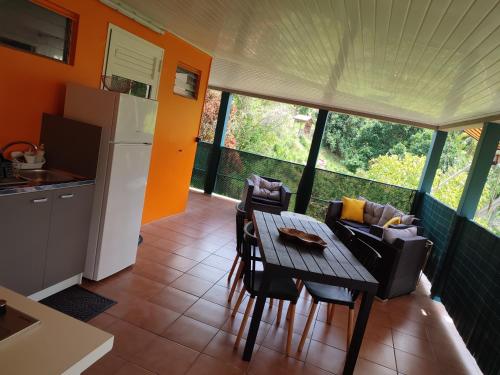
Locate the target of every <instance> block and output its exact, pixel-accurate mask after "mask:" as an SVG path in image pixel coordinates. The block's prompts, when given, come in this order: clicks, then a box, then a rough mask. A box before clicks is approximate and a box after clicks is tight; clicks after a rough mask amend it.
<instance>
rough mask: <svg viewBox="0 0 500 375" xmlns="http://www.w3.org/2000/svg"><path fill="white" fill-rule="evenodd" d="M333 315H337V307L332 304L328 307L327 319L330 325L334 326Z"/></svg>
mask: <svg viewBox="0 0 500 375" xmlns="http://www.w3.org/2000/svg"><path fill="white" fill-rule="evenodd" d="M333 314H335V305H334V304H333V303H332V304H329V305H328V317H327V318H326V322H327V323H328V324H332V321H333Z"/></svg>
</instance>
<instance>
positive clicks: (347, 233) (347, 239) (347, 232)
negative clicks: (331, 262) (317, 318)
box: [287, 221, 355, 324]
mask: <svg viewBox="0 0 500 375" xmlns="http://www.w3.org/2000/svg"><path fill="white" fill-rule="evenodd" d="M333 233H334V234H335V235H336V236H337V237H338V239H339V240H340V241H342V243H343V244H344V245H346V247H347V248H348V249H349V250H351V251H352V241H353V239H354V236H355V234H354V232H353V231H352V230H351V229H349V228H348V227H347V226H345V225H344V224H342V223H341V222H340V221H336V222H335V223H334V224H333ZM303 286H304V285H303V284H302V280H297V288H298V289H299V290H302V288H303ZM334 312H335V307H334V305H328V306H327V310H326V322H327V323H328V324H331V323H332V320H333V314H334ZM288 318H289V317H288V316H287V319H288Z"/></svg>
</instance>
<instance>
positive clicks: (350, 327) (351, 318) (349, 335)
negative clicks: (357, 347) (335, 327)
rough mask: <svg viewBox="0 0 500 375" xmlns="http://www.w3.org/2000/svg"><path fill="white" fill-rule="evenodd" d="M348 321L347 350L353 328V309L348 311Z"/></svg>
mask: <svg viewBox="0 0 500 375" xmlns="http://www.w3.org/2000/svg"><path fill="white" fill-rule="evenodd" d="M348 319H349V320H348V321H347V350H349V346H351V337H352V330H353V328H354V326H353V323H354V309H349V318H348Z"/></svg>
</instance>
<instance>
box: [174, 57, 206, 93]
mask: <svg viewBox="0 0 500 375" xmlns="http://www.w3.org/2000/svg"><path fill="white" fill-rule="evenodd" d="M178 68H181V69H184V70H186V71H187V72H189V73H192V74H194V75H196V78H197V79H196V86H195V88H194V96H188V95H182V94H179V93H177V92H175V90H174V89H175V80H176V78H177V69H178ZM200 82H201V71H200V70H198V69H196V68H193V67H192V66H190V65H187V64H185V63H183V62H181V61H178V62H177V65H176V66H175V75H174V82H173V84H172V93H173V94H174V95H177V96H180V97H181V98H186V99H191V100H198V96H199V93H200Z"/></svg>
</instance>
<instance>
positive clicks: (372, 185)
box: [191, 142, 415, 220]
mask: <svg viewBox="0 0 500 375" xmlns="http://www.w3.org/2000/svg"><path fill="white" fill-rule="evenodd" d="M211 146H212V145H211V144H209V143H204V142H200V143H198V148H197V150H196V158H195V164H194V168H193V175H192V177H191V186H193V187H196V188H199V189H203V186H204V183H205V175H206V168H207V159H208V155H209V152H210V148H211ZM303 171H304V166H303V165H301V164H296V163H291V162H288V161H284V160H278V159H272V158H269V157H266V156H262V155H257V154H252V153H249V152H244V151H239V150H234V149H231V148H225V147H223V148H222V152H221V159H220V162H219V169H218V172H217V180H216V183H215V190H214V192H215V193H217V194H221V195H225V196H228V197H231V198H235V199H239V198H240V197H241V193H242V190H243V185H244V181H245V179H246V178H248V177H249V176H250V175H251V174H252V173H255V174H258V175H260V176H264V177H272V178H275V179H278V180H281V181H283V183H284V184H285V185H287V186H288V187H289V188H290V190H291V192H292V198H291V200H290V206H289V210H293V209H294V207H295V196H296V193H297V188H298V186H299V182H300V178H301V176H302V173H303ZM343 195H347V196H358V195H362V196H364V197H366V198H367V199H369V200H373V201H375V202H380V203H390V204H392V205H393V206H395V207H397V208H399V209H401V210H403V211H405V212H409V211H410V209H411V205H412V203H413V199H414V197H415V191H414V190H411V189H405V188H402V187H398V186H393V185H388V184H383V183H380V182H376V181H371V180H366V179H363V178H359V177H355V176H348V175H344V174H341V173H335V172H330V171H325V170H322V169H317V170H316V178H315V180H314V185H313V192H312V198H311V202H310V204H309V207H308V210H307V213H308V214H309V215H311V216H314V217H316V218H318V219H320V220H323V219H324V218H325V214H326V209H327V207H328V202H329V201H330V200H332V199H340V198H341V197H342V196H343Z"/></svg>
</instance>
